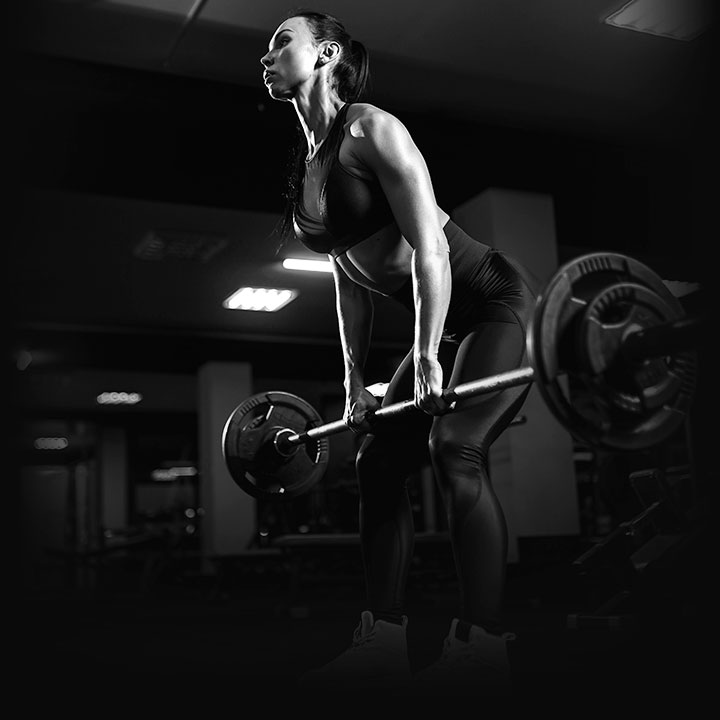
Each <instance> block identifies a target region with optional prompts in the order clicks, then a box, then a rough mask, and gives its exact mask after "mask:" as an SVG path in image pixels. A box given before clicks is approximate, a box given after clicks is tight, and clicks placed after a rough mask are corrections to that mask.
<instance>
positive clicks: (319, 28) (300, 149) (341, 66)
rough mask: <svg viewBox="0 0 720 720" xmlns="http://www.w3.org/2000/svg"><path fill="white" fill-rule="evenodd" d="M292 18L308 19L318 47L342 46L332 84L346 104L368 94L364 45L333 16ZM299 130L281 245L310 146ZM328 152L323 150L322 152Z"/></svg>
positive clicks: (301, 13) (296, 13) (289, 232)
mask: <svg viewBox="0 0 720 720" xmlns="http://www.w3.org/2000/svg"><path fill="white" fill-rule="evenodd" d="M293 17H302V18H305V20H306V21H307V24H308V26H309V28H310V32H311V33H312V36H313V38H314V39H315V41H316V42H317V43H321V42H325V41H328V40H329V41H333V42H336V43H338V45H340V48H341V52H340V56H339V57H338V59H337V61H336V62H335V63H334V65H333V68H332V70H333V75H332V82H333V84H334V87H335V91H336V92H337V94H338V96H339V97H340V99H341V100H342V101H343V102H345V103H354V102H358V101H359V100H360V99H361V98H362V97H363V96H364V94H365V93H366V91H367V89H368V86H369V83H370V58H369V57H368V53H367V50H366V49H365V46H364V45H363V44H362V43H361V42H359V41H357V40H353V39H352V38H351V37H350V35H349V34H348V32H347V30H345V27H344V26H343V24H342V23H341V22H340V21H339V20H338V19H337V18H336V17H333V16H332V15H327V14H326V13H319V12H314V11H313V10H307V9H305V8H299V9H297V10H292V11H290V12H289V13H288V14H287V15H286V16H285V20H289V19H290V18H293ZM297 129H298V133H297V141H296V144H295V147H294V149H293V151H292V154H291V158H290V162H289V167H288V173H287V183H286V189H285V193H284V199H285V210H284V213H283V217H282V218H281V220H280V223H279V225H278V228H277V233H278V234H279V235H280V241H281V245H282V244H284V242H285V241H287V240H288V239H289V238H291V237H292V236H293V233H294V228H293V215H294V211H295V205H296V203H297V199H298V193H299V192H300V183H301V181H302V175H303V173H304V167H305V158H306V157H307V143H306V141H305V138H304V136H303V133H302V131H301V128H300V125H299V124H298V128H297ZM326 149H327V148H326V147H325V146H323V147H322V148H321V151H325V150H326Z"/></svg>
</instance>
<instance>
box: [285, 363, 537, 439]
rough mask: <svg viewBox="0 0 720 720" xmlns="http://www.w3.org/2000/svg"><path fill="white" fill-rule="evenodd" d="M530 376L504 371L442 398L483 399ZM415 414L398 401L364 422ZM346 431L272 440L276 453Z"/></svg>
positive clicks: (339, 426) (328, 428) (341, 426)
mask: <svg viewBox="0 0 720 720" xmlns="http://www.w3.org/2000/svg"><path fill="white" fill-rule="evenodd" d="M534 375H535V370H534V369H533V368H531V367H521V368H518V369H517V370H508V371H507V372H503V373H499V374H498V375H490V376H489V377H484V378H479V379H478V380H471V381H470V382H467V383H462V384H460V385H456V386H455V387H453V388H445V389H444V390H443V392H442V395H443V398H444V399H445V400H446V401H447V402H448V403H453V402H457V401H458V400H464V399H466V398H471V397H475V396H477V395H485V394H487V393H491V392H494V391H495V390H504V389H505V388H509V387H517V386H518V385H525V384H526V383H529V382H532V380H533V377H534ZM416 410H417V407H416V406H415V403H414V401H413V400H401V401H400V402H396V403H392V404H391V405H386V406H385V407H380V408H378V409H377V410H374V411H371V412H369V413H368V414H367V415H366V418H365V419H366V420H367V421H368V422H370V423H374V422H376V421H378V420H380V421H382V420H387V419H389V418H397V417H401V416H402V415H405V414H407V413H408V412H414V411H416ZM347 430H348V426H347V424H346V423H345V421H344V420H335V421H334V422H330V423H327V424H325V425H320V426H318V427H315V428H311V429H310V430H306V431H305V432H302V433H291V434H288V435H283V436H282V437H281V438H280V437H278V438H277V439H276V443H277V445H278V450H279V451H280V452H283V451H286V450H287V449H288V448H290V447H294V446H296V445H301V444H303V443H305V442H307V441H308V440H314V439H316V438H321V437H328V436H329V435H336V434H338V433H341V432H346V431H347Z"/></svg>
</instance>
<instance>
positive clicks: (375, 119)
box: [345, 102, 404, 135]
mask: <svg viewBox="0 0 720 720" xmlns="http://www.w3.org/2000/svg"><path fill="white" fill-rule="evenodd" d="M345 125H346V127H352V128H353V129H357V131H359V132H356V133H353V134H357V135H365V134H366V133H372V132H373V131H377V130H384V129H389V128H393V127H395V128H404V125H403V123H402V122H401V121H400V120H399V119H398V118H397V116H395V115H393V114H392V113H390V112H388V111H387V110H383V109H382V108H380V107H378V106H377V105H372V104H371V103H361V102H358V103H352V104H351V105H349V106H348V109H347V115H346V116H345Z"/></svg>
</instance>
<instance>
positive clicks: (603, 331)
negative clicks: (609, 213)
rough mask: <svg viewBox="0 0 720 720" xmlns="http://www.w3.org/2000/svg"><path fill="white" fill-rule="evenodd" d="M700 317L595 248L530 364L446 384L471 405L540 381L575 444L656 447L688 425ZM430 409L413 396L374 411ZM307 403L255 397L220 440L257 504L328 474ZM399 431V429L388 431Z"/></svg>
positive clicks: (451, 395) (573, 266) (576, 267)
mask: <svg viewBox="0 0 720 720" xmlns="http://www.w3.org/2000/svg"><path fill="white" fill-rule="evenodd" d="M699 329H700V322H699V320H697V319H695V318H691V317H688V316H687V315H686V313H685V310H684V308H683V306H682V304H681V303H680V301H679V300H678V299H677V298H676V297H675V296H674V295H673V294H672V293H671V292H670V290H669V289H668V287H667V286H666V285H665V283H664V282H663V281H662V279H661V278H660V277H659V276H658V275H656V274H655V272H653V271H652V270H651V269H650V268H649V267H648V266H647V265H645V264H643V263H641V262H639V261H638V260H635V259H633V258H630V257H627V256H625V255H621V254H618V253H599V252H598V253H589V254H586V255H582V256H580V257H578V258H575V259H574V260H571V261H570V262H568V263H566V264H565V265H563V266H562V267H561V268H560V269H559V270H558V271H557V272H556V273H555V275H554V276H553V277H552V278H551V280H550V282H549V283H548V284H547V286H546V288H545V289H544V291H543V292H542V293H541V294H540V295H539V296H538V298H537V300H536V304H535V308H534V311H533V316H532V318H531V321H530V324H529V327H528V332H527V336H526V347H527V355H528V359H529V365H528V366H527V367H520V368H516V369H511V370H508V371H507V372H503V373H500V374H498V375H492V376H489V377H484V378H479V379H477V380H473V381H470V382H467V383H463V384H460V385H456V386H455V387H451V388H446V389H445V390H444V391H443V395H444V397H445V399H446V400H447V401H448V402H449V403H450V402H456V404H457V406H456V408H455V409H454V410H453V411H452V412H462V409H463V405H462V401H463V400H464V399H467V398H473V397H476V396H480V395H483V394H488V393H492V392H494V391H497V390H502V389H505V388H509V387H516V386H521V385H527V384H530V383H535V385H536V386H537V387H538V389H539V391H540V394H541V396H542V398H543V400H544V401H545V403H546V404H547V406H548V407H549V409H550V411H551V412H552V414H553V415H554V416H555V418H556V419H557V420H558V421H559V422H560V423H561V424H562V425H563V426H564V427H565V428H566V429H567V430H568V431H569V432H570V433H571V435H573V436H574V437H575V438H576V439H577V440H579V441H581V442H584V443H586V444H588V445H590V446H593V447H598V448H604V449H607V450H611V451H634V450H644V449H648V448H651V447H654V446H656V445H659V444H660V443H662V442H663V441H664V440H666V439H668V438H669V437H670V436H671V435H672V434H673V433H675V432H676V431H677V430H678V429H679V427H680V426H681V425H682V424H683V423H684V421H685V418H686V416H687V413H688V411H689V409H690V406H691V403H692V398H693V394H694V391H695V387H696V371H697V353H696V351H695V347H697V338H698V332H699ZM411 412H421V411H420V410H418V409H417V408H416V406H415V405H414V403H413V401H412V400H405V401H402V402H398V403H394V404H390V405H386V406H384V407H381V408H378V409H377V410H376V411H374V412H373V413H370V414H368V415H367V416H366V419H367V420H368V422H369V423H370V425H371V427H372V428H373V431H379V430H380V429H381V424H382V421H383V420H384V419H387V418H391V417H392V418H398V417H400V418H401V417H403V416H405V415H406V414H407V413H411ZM348 430H349V428H348V426H347V424H346V423H345V421H344V420H336V421H334V422H330V423H327V424H323V422H322V418H321V417H320V415H319V414H318V413H317V411H316V410H315V409H314V408H313V407H312V406H311V405H310V404H309V403H307V402H306V401H305V400H303V399H302V398H300V397H298V396H297V395H294V394H292V393H287V392H282V391H271V392H263V393H258V394H256V395H253V396H251V397H249V398H248V399H246V400H245V401H244V402H242V403H241V404H240V405H238V406H237V407H236V408H235V410H234V411H233V412H232V413H231V415H230V417H229V418H228V420H227V422H226V423H225V427H224V429H223V434H222V451H223V456H224V459H225V463H226V465H227V468H228V470H229V472H230V475H231V477H232V479H233V480H234V481H235V483H236V484H237V485H238V486H239V487H240V488H241V489H242V490H244V491H245V492H247V493H248V494H250V495H252V496H253V497H256V498H259V499H275V498H283V499H286V498H292V497H296V496H298V495H301V494H303V493H306V492H308V491H309V490H310V488H312V487H313V486H314V485H315V484H316V483H317V482H318V481H319V480H320V479H321V478H322V476H323V475H324V473H325V470H326V467H327V464H328V458H329V452H328V451H329V442H328V438H329V437H330V436H331V435H335V434H337V433H342V432H346V431H348ZM388 431H390V432H391V430H388Z"/></svg>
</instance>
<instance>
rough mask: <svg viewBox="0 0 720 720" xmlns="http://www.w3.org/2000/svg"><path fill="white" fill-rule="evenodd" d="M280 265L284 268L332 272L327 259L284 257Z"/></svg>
mask: <svg viewBox="0 0 720 720" xmlns="http://www.w3.org/2000/svg"><path fill="white" fill-rule="evenodd" d="M282 266H283V267H284V268H285V269H286V270H303V271H305V272H325V273H329V272H332V266H331V265H330V261H329V260H304V259H303V258H285V260H283V263H282Z"/></svg>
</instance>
